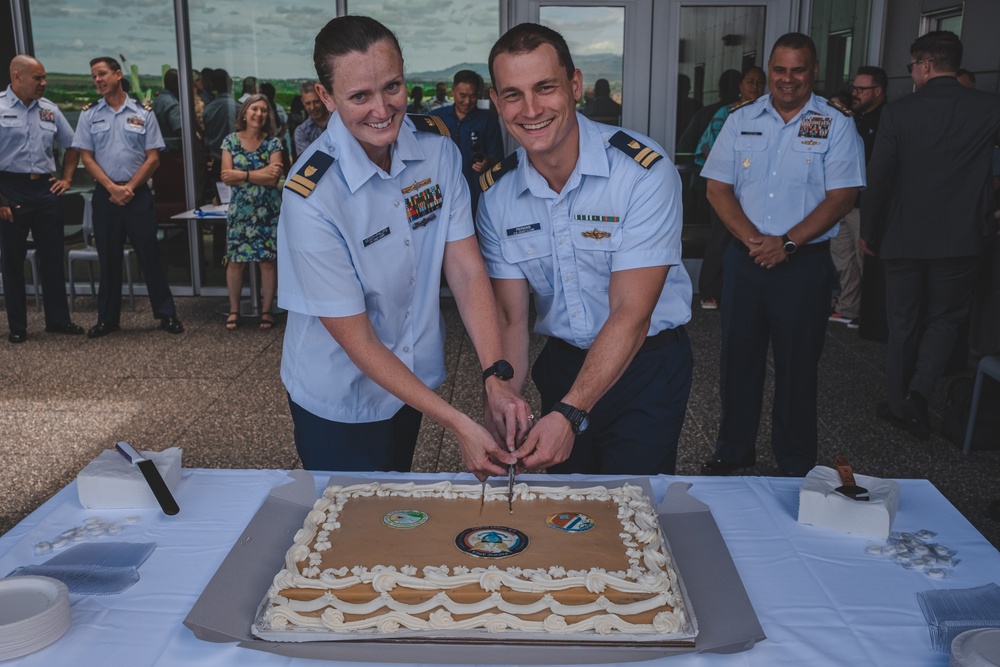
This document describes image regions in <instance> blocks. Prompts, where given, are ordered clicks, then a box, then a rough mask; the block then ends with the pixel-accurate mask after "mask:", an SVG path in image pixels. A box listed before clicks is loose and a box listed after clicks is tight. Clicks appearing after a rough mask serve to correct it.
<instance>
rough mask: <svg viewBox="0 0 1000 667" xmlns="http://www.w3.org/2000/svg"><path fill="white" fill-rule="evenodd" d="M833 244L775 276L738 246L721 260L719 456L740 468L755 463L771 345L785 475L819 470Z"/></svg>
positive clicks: (776, 443)
mask: <svg viewBox="0 0 1000 667" xmlns="http://www.w3.org/2000/svg"><path fill="white" fill-rule="evenodd" d="M830 265H831V260H830V244H829V243H822V244H815V245H807V246H799V250H798V252H796V253H795V254H794V255H793V256H792V257H790V258H789V259H788V260H787V261H785V262H782V263H781V264H779V265H777V266H776V267H774V268H773V269H770V270H768V269H765V268H763V267H760V266H757V265H756V264H754V261H753V259H752V258H751V257H750V256H749V255H748V254H747V250H746V248H745V247H743V246H742V244H740V245H737V244H735V243H733V244H731V245H730V246H729V247H728V248H726V251H725V254H724V255H723V266H724V271H725V275H726V279H725V281H724V282H723V287H722V304H721V309H720V310H721V313H722V358H721V361H720V378H719V393H720V397H721V399H722V420H721V424H720V426H719V437H718V440H717V441H716V446H715V453H716V456H717V457H718V458H720V459H722V460H723V461H727V462H730V463H739V462H744V461H750V460H753V459H754V457H755V456H756V442H757V431H758V429H759V427H760V413H761V406H762V404H763V399H764V376H765V374H766V372H767V350H768V346H770V347H771V351H772V354H773V357H774V407H773V410H772V413H771V446H772V448H773V449H774V457H775V458H776V459H777V461H778V468H779V470H780V471H781V472H782V473H783V474H789V475H805V474H806V473H807V472H809V470H811V469H812V467H813V466H814V465H815V464H816V449H817V425H816V419H817V417H816V400H817V396H816V395H817V385H818V372H819V371H818V367H819V358H820V355H821V354H822V353H823V343H824V341H825V338H826V325H827V317H828V316H829V312H830V294H831V289H832V282H831V276H832V274H831V272H830Z"/></svg>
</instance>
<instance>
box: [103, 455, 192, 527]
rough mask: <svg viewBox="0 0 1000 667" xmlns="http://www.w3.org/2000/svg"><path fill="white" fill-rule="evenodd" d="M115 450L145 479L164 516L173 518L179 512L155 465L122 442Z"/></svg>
mask: <svg viewBox="0 0 1000 667" xmlns="http://www.w3.org/2000/svg"><path fill="white" fill-rule="evenodd" d="M115 449H117V450H118V453H119V454H121V455H122V457H124V458H125V460H126V461H128V462H129V463H131V464H133V465H135V466H136V467H138V468H139V472H141V473H142V476H143V477H145V478H146V484H149V490H150V491H152V492H153V495H154V496H155V497H156V502H158V503H160V509H162V510H163V513H164V514H167V515H170V516H173V515H174V514H177V513H178V512H180V511H181V510H180V508H179V507H178V506H177V501H176V500H174V496H173V494H171V493H170V489H169V488H167V483H166V482H164V481H163V478H162V477H160V471H159V470H157V469H156V464H155V463H153V462H152V461H150V460H149V459H147V458H144V457H143V456H142V454H140V453H139V452H137V451H136V450H135V447H133V446H132V445H130V444H129V443H127V442H125V441H124V440H121V441H119V442H118V444H116V445H115Z"/></svg>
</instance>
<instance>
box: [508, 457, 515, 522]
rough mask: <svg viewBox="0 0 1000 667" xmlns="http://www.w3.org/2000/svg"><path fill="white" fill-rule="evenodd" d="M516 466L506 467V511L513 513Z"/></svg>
mask: <svg viewBox="0 0 1000 667" xmlns="http://www.w3.org/2000/svg"><path fill="white" fill-rule="evenodd" d="M515 467H516V464H514V463H511V464H510V465H509V466H507V509H508V510H510V513H511V514H513V513H514V468H515Z"/></svg>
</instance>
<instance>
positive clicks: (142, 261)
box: [91, 185, 177, 324]
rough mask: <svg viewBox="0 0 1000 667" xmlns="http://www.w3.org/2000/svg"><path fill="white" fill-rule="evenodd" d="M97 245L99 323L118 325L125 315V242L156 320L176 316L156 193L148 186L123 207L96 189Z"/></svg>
mask: <svg viewBox="0 0 1000 667" xmlns="http://www.w3.org/2000/svg"><path fill="white" fill-rule="evenodd" d="M91 203H92V205H93V208H94V245H95V246H96V247H97V256H98V258H99V259H100V262H101V282H100V286H99V287H98V291H97V294H98V297H97V320H98V321H99V322H107V323H108V324H118V323H119V321H120V320H121V314H122V253H123V252H124V251H125V239H126V238H127V239H128V241H129V243H131V244H132V249H133V250H135V257H136V259H137V260H138V261H139V268H140V269H142V275H143V276H144V277H145V280H146V291H147V293H148V294H149V303H150V305H151V306H152V307H153V317H156V318H163V317H175V316H176V315H177V311H176V310H175V309H174V297H173V295H172V294H171V293H170V287H169V285H168V284H167V272H166V270H165V269H164V268H163V262H162V261H161V260H160V243H159V241H158V240H157V239H156V215H155V214H154V213H153V193H152V192H151V191H150V189H149V186H148V185H143V186H142V187H140V188H138V189H137V190H136V191H135V196H134V197H133V198H132V201H130V202H129V203H127V204H125V205H124V206H118V205H117V204H112V203H111V197H110V195H109V194H108V191H107V190H105V189H104V188H103V187H101V186H100V185H97V186H95V187H94V198H93V200H92V202H91Z"/></svg>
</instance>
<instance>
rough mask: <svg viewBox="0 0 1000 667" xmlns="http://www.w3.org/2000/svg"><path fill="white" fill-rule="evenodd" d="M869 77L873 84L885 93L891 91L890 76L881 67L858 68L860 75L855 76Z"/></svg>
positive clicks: (865, 66) (864, 66) (867, 66)
mask: <svg viewBox="0 0 1000 667" xmlns="http://www.w3.org/2000/svg"><path fill="white" fill-rule="evenodd" d="M862 75H868V76H870V77H871V78H872V83H874V84H875V85H876V86H878V87H879V88H881V89H882V90H883V91H886V90H888V89H889V75H888V74H886V73H885V70H884V69H882V68H881V67H875V66H874V65H862V66H861V67H859V68H858V73H857V74H855V76H862Z"/></svg>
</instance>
